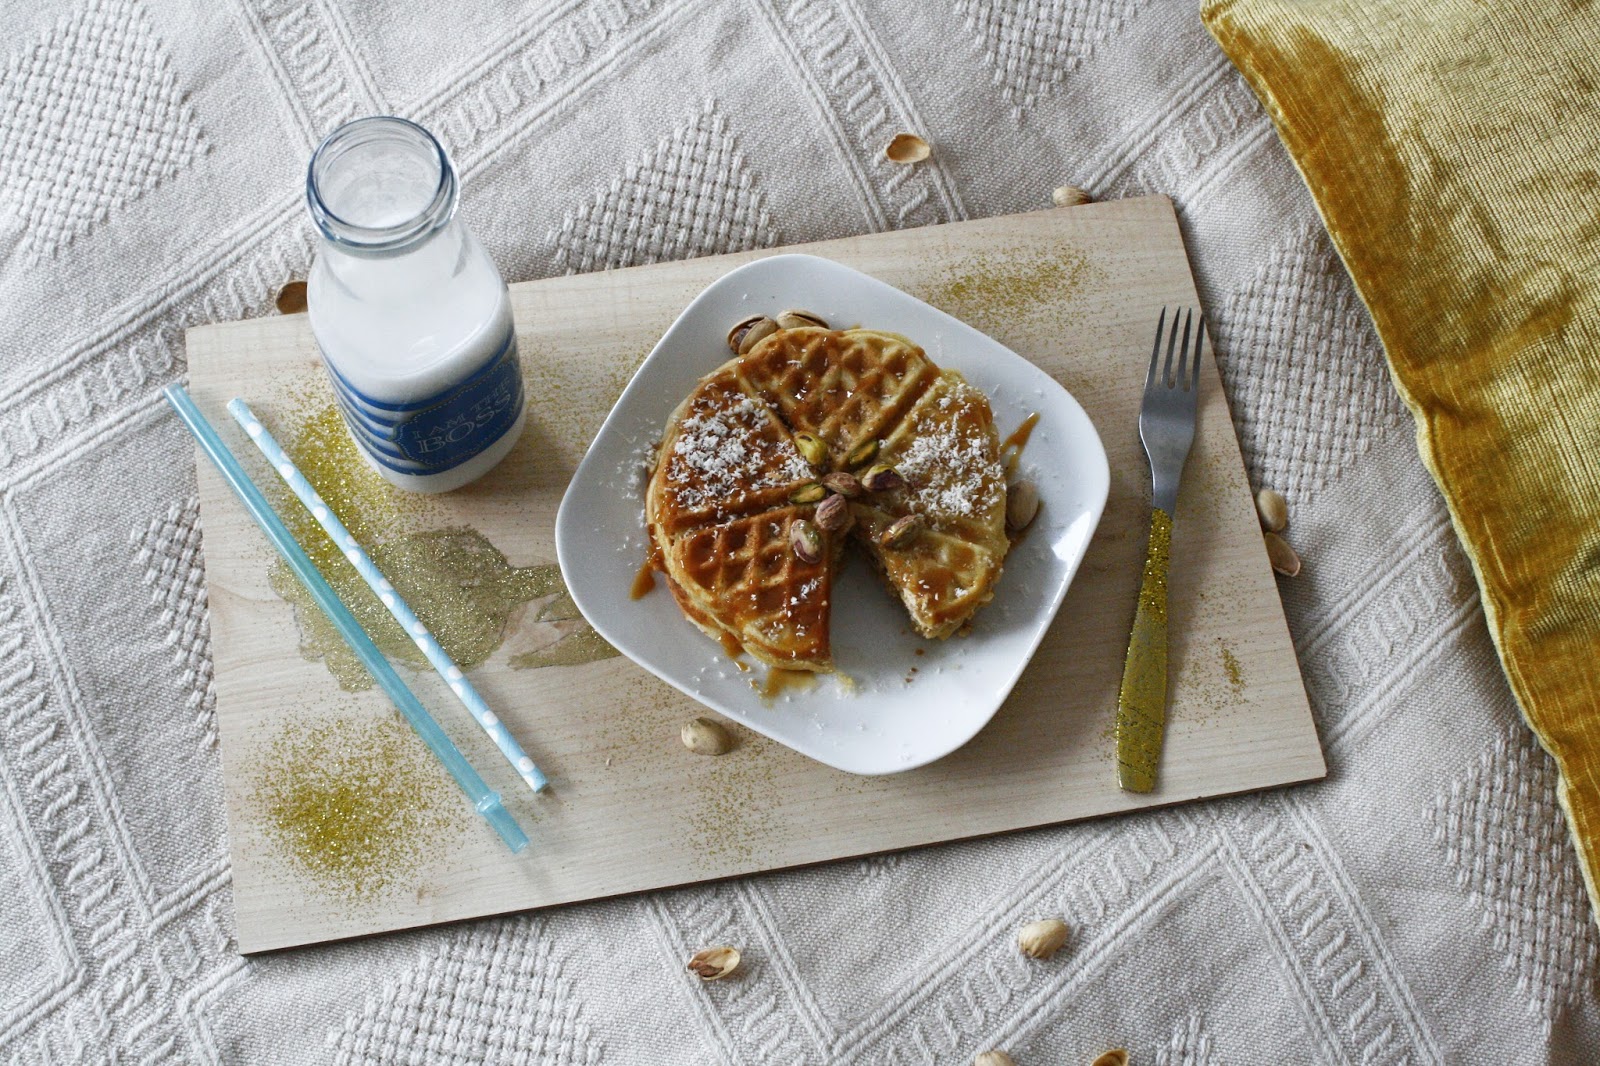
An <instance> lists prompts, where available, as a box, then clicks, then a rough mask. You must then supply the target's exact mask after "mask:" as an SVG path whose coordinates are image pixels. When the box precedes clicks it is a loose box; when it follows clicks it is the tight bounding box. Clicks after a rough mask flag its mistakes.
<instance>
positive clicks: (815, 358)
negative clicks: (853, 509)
mask: <svg viewBox="0 0 1600 1066" xmlns="http://www.w3.org/2000/svg"><path fill="white" fill-rule="evenodd" d="M737 362H738V364H739V378H740V381H741V382H742V383H743V384H744V385H745V387H746V389H748V390H749V392H750V394H751V395H753V396H759V397H761V398H762V399H763V400H765V401H766V402H767V403H769V404H771V405H772V406H773V407H774V408H775V409H776V410H777V411H778V412H779V413H780V414H781V415H782V417H783V420H784V421H785V422H786V423H788V425H789V428H791V429H793V430H794V431H795V432H797V433H811V434H814V435H815V436H817V437H819V438H821V439H822V441H823V443H825V444H826V445H827V446H828V453H829V456H830V458H831V459H832V460H833V462H834V464H835V465H837V464H838V463H840V462H841V461H842V460H843V459H844V457H845V455H846V454H848V453H849V451H850V449H851V448H853V447H855V446H856V445H857V444H859V443H861V442H862V441H866V440H876V439H879V438H882V437H885V436H887V435H888V434H889V431H890V430H891V429H892V428H893V427H894V426H895V424H896V423H897V422H898V421H899V420H900V418H901V417H902V416H903V415H904V414H905V412H906V411H908V410H910V408H911V407H912V405H913V404H915V403H916V402H917V400H918V399H920V398H921V396H922V394H923V392H924V391H926V390H927V388H928V387H929V386H930V385H932V384H933V383H934V382H935V381H937V380H938V377H939V368H938V367H936V366H934V365H933V363H932V362H930V361H929V360H928V357H927V356H926V355H924V354H923V351H922V349H921V348H918V347H917V346H916V345H915V344H912V343H911V342H910V341H909V340H907V339H906V338H904V337H902V336H899V335H898V334H895V333H879V332H876V331H873V330H865V329H850V330H830V329H816V328H810V327H806V328H801V329H785V330H779V331H778V332H777V333H774V334H773V335H772V336H770V337H768V338H767V339H766V340H764V341H762V342H761V343H760V344H758V345H757V346H756V347H755V348H754V349H753V350H752V351H751V352H750V353H749V354H748V355H745V356H743V357H741V358H740V359H739V360H737Z"/></svg>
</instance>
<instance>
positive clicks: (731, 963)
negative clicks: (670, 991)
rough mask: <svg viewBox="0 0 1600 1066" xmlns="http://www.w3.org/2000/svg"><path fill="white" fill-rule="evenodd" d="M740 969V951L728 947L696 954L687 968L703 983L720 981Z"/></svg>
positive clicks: (691, 957)
mask: <svg viewBox="0 0 1600 1066" xmlns="http://www.w3.org/2000/svg"><path fill="white" fill-rule="evenodd" d="M738 968H739V949H738V948H730V947H726V946H722V947H714V948H706V949H704V950H703V951H697V952H695V953H694V954H693V955H690V956H689V965H688V966H687V967H685V969H687V970H688V971H689V972H690V973H692V974H694V975H695V976H696V977H698V978H700V980H702V981H720V980H722V979H723V978H724V977H726V976H728V975H729V974H731V973H732V972H733V971H735V970H737V969H738Z"/></svg>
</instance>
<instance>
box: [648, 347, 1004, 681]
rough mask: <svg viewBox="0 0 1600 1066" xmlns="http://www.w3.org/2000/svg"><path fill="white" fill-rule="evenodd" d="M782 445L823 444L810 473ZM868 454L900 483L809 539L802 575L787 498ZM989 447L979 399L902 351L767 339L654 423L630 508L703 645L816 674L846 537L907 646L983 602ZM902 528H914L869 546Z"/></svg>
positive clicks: (998, 563) (793, 512) (812, 507)
mask: <svg viewBox="0 0 1600 1066" xmlns="http://www.w3.org/2000/svg"><path fill="white" fill-rule="evenodd" d="M797 433H806V434H811V435H813V436H815V437H817V438H818V439H819V440H820V441H821V442H822V443H823V444H824V445H825V446H826V451H827V453H828V454H827V458H826V460H825V461H824V462H822V463H820V464H819V468H817V469H813V468H812V467H811V466H810V465H808V464H807V463H806V461H805V460H804V459H802V458H801V456H800V453H799V451H798V449H797V448H796V445H795V440H794V436H793V435H794V434H797ZM869 442H879V443H878V449H879V457H878V459H877V461H878V462H885V463H889V464H892V465H895V466H896V468H897V469H899V470H900V472H901V473H902V474H903V475H904V476H905V478H906V484H905V486H904V487H902V488H898V489H896V490H894V491H885V492H877V493H873V494H869V495H867V496H864V497H861V498H859V499H856V500H853V501H852V502H851V503H850V504H849V515H850V524H849V525H847V526H846V527H845V528H844V529H841V530H839V531H838V532H836V533H833V534H827V533H823V534H822V550H821V551H820V553H819V555H818V558H817V561H815V562H811V563H807V562H804V561H803V560H802V559H801V558H800V557H799V556H798V555H797V554H796V552H795V550H794V547H793V545H792V541H791V532H792V530H793V526H794V523H797V522H813V523H814V519H815V511H816V503H815V502H806V503H797V502H795V501H794V496H795V493H796V491H797V490H799V489H801V488H803V487H805V486H807V485H809V484H811V483H812V482H813V481H814V480H815V479H816V478H817V477H818V476H819V474H820V473H821V472H822V470H823V469H840V468H842V467H843V465H844V463H845V457H846V456H847V455H849V454H850V453H851V452H852V450H854V449H857V448H858V446H861V445H863V444H867V443H869ZM999 450H1000V449H999V442H998V439H997V436H996V434H995V430H994V420H993V415H992V414H991V412H990V409H989V403H988V400H987V398H986V397H985V396H984V395H983V394H982V393H981V392H979V391H978V390H976V389H973V388H971V387H970V386H968V385H967V384H966V383H965V382H963V381H962V380H961V379H960V377H959V376H958V375H955V374H952V373H941V372H940V370H939V368H938V367H936V366H934V364H933V363H932V362H931V361H930V360H929V359H928V358H927V356H926V354H924V352H923V351H922V349H920V348H918V347H917V346H916V345H915V344H913V343H912V342H910V341H909V340H907V339H906V338H904V337H900V336H897V335H895V334H892V333H880V332H875V331H871V330H842V331H841V330H829V329H822V328H814V327H809V326H808V327H801V328H795V329H782V330H779V331H778V332H776V333H774V334H772V335H771V336H769V337H767V338H766V339H765V340H763V341H761V342H760V343H759V344H757V345H756V346H755V347H754V348H753V349H752V350H751V351H749V352H748V353H746V354H745V355H743V356H740V357H738V358H735V359H732V360H730V361H729V362H727V363H725V364H723V365H722V366H721V367H719V368H717V369H716V370H715V371H713V372H712V373H711V374H708V375H707V376H706V377H705V378H702V379H701V381H700V382H699V383H698V384H697V385H696V387H695V389H694V390H693V391H692V392H691V393H690V394H689V396H687V397H686V398H685V399H684V401H683V402H682V403H681V404H680V405H679V406H678V408H677V410H675V411H674V412H673V414H672V417H671V418H670V419H669V420H668V424H667V434H666V437H665V438H664V440H663V443H662V447H661V451H660V454H659V458H658V460H657V463H656V468H655V470H654V472H653V474H652V476H651V479H650V484H649V489H648V494H647V499H646V506H645V514H646V520H647V523H648V525H649V528H650V535H651V538H652V546H653V558H654V559H655V561H656V563H657V565H658V566H659V568H660V569H661V570H662V571H663V572H664V573H665V574H666V576H667V584H668V587H669V588H670V589H671V590H672V594H673V596H674V598H675V599H676V600H677V602H678V605H679V607H680V608H682V610H683V612H684V614H685V615H686V616H687V617H688V618H689V619H690V620H691V621H693V622H694V623H695V624H696V625H698V626H700V628H701V629H703V630H705V631H706V632H707V633H709V634H711V635H713V636H717V637H723V638H727V637H731V638H732V639H734V640H737V641H738V642H739V644H740V645H741V646H743V647H744V649H745V650H747V651H749V652H750V653H751V654H752V655H754V656H755V657H757V658H758V659H761V660H763V661H765V662H767V663H770V664H772V665H776V666H782V667H787V668H790V669H803V670H829V669H832V659H831V654H830V645H829V630H828V613H829V603H830V600H831V596H832V583H833V575H834V574H835V573H836V572H837V568H838V564H839V560H840V556H841V554H842V551H843V549H844V545H845V540H846V531H850V532H851V533H852V536H853V539H854V540H855V541H857V542H858V543H859V544H860V545H862V547H863V548H864V549H865V551H866V552H867V553H868V555H869V556H870V557H871V559H872V561H873V563H874V565H875V566H876V567H877V568H878V570H879V572H880V573H881V574H883V576H884V578H885V580H886V581H887V582H888V584H889V586H890V588H891V590H892V591H893V592H894V594H895V595H897V596H898V598H899V599H900V601H901V602H902V603H903V604H904V605H905V607H906V610H907V613H908V614H909V615H910V617H911V621H912V623H913V625H914V626H915V627H916V629H917V631H918V632H920V633H922V634H923V635H924V636H927V637H932V638H944V637H948V636H949V635H951V634H952V633H954V632H956V631H957V630H959V629H960V628H961V626H962V625H964V624H965V623H967V622H968V621H970V620H971V618H972V616H973V613H974V612H975V611H977V610H978V608H979V607H981V606H982V605H983V604H984V603H986V602H988V600H989V599H990V598H991V597H992V595H993V591H994V584H995V581H996V580H997V579H998V578H999V576H1000V571H1001V567H1002V565H1003V563H1004V560H1005V554H1006V548H1007V546H1008V545H1007V540H1006V535H1005V481H1004V477H1003V474H1002V471H1001V467H1000V462H999ZM813 458H816V457H815V456H813ZM814 491H816V490H814ZM909 515H916V516H918V517H919V519H920V520H921V521H923V522H924V523H926V528H925V530H924V531H923V532H922V533H921V534H920V535H919V536H916V537H914V538H912V539H911V540H910V541H909V542H908V543H906V544H905V545H903V546H901V547H895V548H890V547H886V546H884V544H883V543H882V538H883V534H884V533H885V531H886V530H888V528H889V527H890V526H891V525H892V524H893V523H894V522H895V521H897V520H899V519H902V518H904V517H906V516H909Z"/></svg>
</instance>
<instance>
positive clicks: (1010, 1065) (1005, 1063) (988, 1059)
mask: <svg viewBox="0 0 1600 1066" xmlns="http://www.w3.org/2000/svg"><path fill="white" fill-rule="evenodd" d="M972 1066H1017V1060H1016V1059H1014V1058H1012V1057H1011V1056H1010V1055H1007V1054H1006V1053H1005V1052H1004V1051H1000V1050H994V1051H980V1052H979V1053H978V1057H977V1058H975V1059H973V1060H972Z"/></svg>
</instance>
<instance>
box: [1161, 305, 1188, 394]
mask: <svg viewBox="0 0 1600 1066" xmlns="http://www.w3.org/2000/svg"><path fill="white" fill-rule="evenodd" d="M1193 325H1194V309H1193V308H1186V309H1185V310H1184V314H1183V343H1182V344H1180V345H1178V365H1177V367H1175V368H1174V372H1173V375H1172V381H1171V384H1169V385H1168V386H1167V387H1168V388H1172V389H1184V388H1187V387H1188V383H1189V329H1190V327H1192V326H1193ZM1172 332H1174V333H1176V332H1178V320H1177V319H1176V318H1174V319H1173V320H1172Z"/></svg>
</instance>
